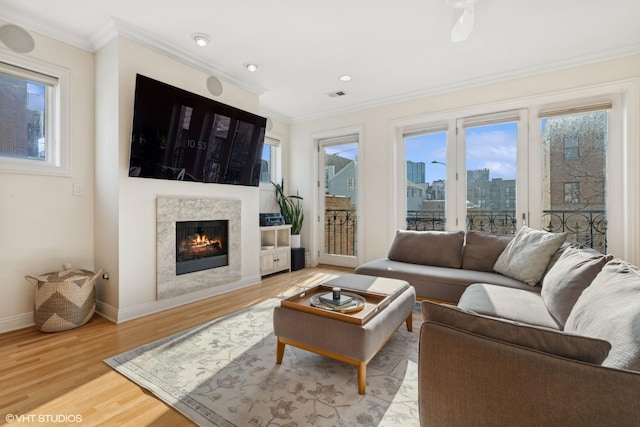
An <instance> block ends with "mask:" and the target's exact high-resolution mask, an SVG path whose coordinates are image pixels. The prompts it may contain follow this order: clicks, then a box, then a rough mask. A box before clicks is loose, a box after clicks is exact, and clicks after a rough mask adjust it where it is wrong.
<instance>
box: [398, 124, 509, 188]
mask: <svg viewBox="0 0 640 427" xmlns="http://www.w3.org/2000/svg"><path fill="white" fill-rule="evenodd" d="M446 136H447V134H446V132H438V133H432V134H427V135H418V136H413V137H410V138H407V139H406V140H405V146H406V148H405V149H406V159H407V160H411V161H413V162H424V163H425V169H426V173H425V175H426V176H425V180H426V181H427V182H429V183H430V182H433V181H435V180H438V179H445V177H446V166H445V165H443V164H438V163H436V164H434V163H432V161H434V160H435V161H437V162H441V163H445V164H446V163H448V162H447V155H446V154H447V153H446ZM516 136H517V125H516V123H515V122H514V123H505V124H497V125H486V126H477V127H469V128H466V130H465V139H466V145H467V155H466V158H467V160H466V170H474V169H485V168H486V169H489V171H490V176H489V178H490V179H494V178H502V179H515V178H516Z"/></svg>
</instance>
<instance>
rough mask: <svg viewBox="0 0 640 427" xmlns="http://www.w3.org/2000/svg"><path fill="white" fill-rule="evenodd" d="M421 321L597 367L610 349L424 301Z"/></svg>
mask: <svg viewBox="0 0 640 427" xmlns="http://www.w3.org/2000/svg"><path fill="white" fill-rule="evenodd" d="M522 292H525V291H522ZM422 317H423V319H424V320H425V321H431V322H435V323H440V324H443V325H448V326H451V327H453V328H456V329H459V330H463V331H467V332H471V333H474V334H476V335H480V336H483V337H487V338H491V339H494V340H498V341H503V342H507V343H510V344H514V345H518V346H521V347H526V348H530V349H533V350H538V351H542V352H545V353H549V354H554V355H556V356H560V357H566V358H568V359H573V360H580V361H582V362H587V363H595V364H598V365H599V364H601V363H602V361H603V360H605V359H606V357H607V354H608V353H609V349H610V348H611V345H610V344H609V343H608V342H607V341H604V340H599V339H595V338H588V337H583V336H579V335H573V334H568V333H565V332H561V331H554V330H551V329H547V328H542V327H537V326H531V325H526V324H523V323H518V322H513V321H511V320H505V319H496V318H493V317H489V316H483V315H480V314H476V313H471V312H467V311H464V310H461V309H459V308H457V307H454V306H449V305H444V304H437V303H433V302H430V301H426V300H425V301H422Z"/></svg>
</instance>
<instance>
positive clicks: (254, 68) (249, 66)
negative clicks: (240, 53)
mask: <svg viewBox="0 0 640 427" xmlns="http://www.w3.org/2000/svg"><path fill="white" fill-rule="evenodd" d="M242 66H243V67H244V68H246V69H247V70H249V71H251V72H252V73H255V72H256V71H258V68H260V66H259V65H258V64H254V63H252V62H245V63H244V64H242Z"/></svg>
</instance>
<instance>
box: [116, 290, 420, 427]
mask: <svg viewBox="0 0 640 427" xmlns="http://www.w3.org/2000/svg"><path fill="white" fill-rule="evenodd" d="M279 303H280V300H277V299H272V300H269V301H266V302H263V303H261V304H259V305H256V306H254V307H251V308H249V309H246V310H243V311H240V312H238V313H235V314H232V315H229V316H227V317H224V318H222V319H217V320H215V321H212V322H209V323H206V324H204V325H201V326H198V327H195V328H193V329H190V330H187V331H184V332H181V333H178V334H176V335H173V336H170V337H167V338H164V339H162V340H159V341H156V342H153V343H150V344H147V345H143V346H141V347H138V348H136V349H134V350H132V351H129V352H126V353H123V354H120V355H118V356H115V357H112V358H110V359H107V360H105V362H106V363H107V364H109V365H110V366H111V367H113V368H114V369H116V370H117V371H118V372H120V373H121V374H123V375H124V376H126V377H128V378H129V379H131V380H132V381H134V382H136V383H137V384H138V385H140V386H141V387H143V388H145V389H147V390H149V391H151V392H152V393H153V394H154V395H156V396H157V397H158V398H160V399H162V400H163V401H164V402H166V403H167V404H169V405H171V406H172V407H173V408H175V409H176V410H178V411H180V412H181V413H182V414H184V415H185V416H187V417H188V418H189V419H191V420H193V421H194V422H195V423H197V424H198V425H202V426H221V427H227V426H242V427H244V426H253V427H267V426H286V427H294V426H394V427H397V426H403V427H407V426H418V425H419V422H418V403H417V401H418V389H417V383H418V381H417V378H418V370H417V363H416V361H417V357H418V335H419V334H418V328H419V325H420V323H421V320H420V314H419V311H418V307H419V306H418V305H417V304H416V309H415V310H414V322H413V324H414V332H407V330H406V326H405V325H404V324H403V325H402V326H400V328H399V329H398V330H397V331H396V332H395V334H394V335H393V337H392V338H391V340H390V341H389V342H388V343H387V344H386V345H385V346H384V348H383V349H382V350H381V351H380V352H379V353H378V354H377V355H376V357H375V358H374V359H373V360H372V361H371V362H369V364H368V365H367V394H366V395H364V396H362V395H359V394H358V389H357V375H356V368H355V367H354V366H351V365H348V364H346V363H341V362H337V361H334V360H332V359H329V358H326V357H323V356H320V355H316V354H314V353H310V352H307V351H304V350H299V349H297V348H294V347H291V346H287V347H286V349H285V352H284V359H283V361H282V364H281V365H277V364H276V363H275V358H276V337H275V336H274V334H273V320H272V316H273V307H274V306H275V305H276V304H279Z"/></svg>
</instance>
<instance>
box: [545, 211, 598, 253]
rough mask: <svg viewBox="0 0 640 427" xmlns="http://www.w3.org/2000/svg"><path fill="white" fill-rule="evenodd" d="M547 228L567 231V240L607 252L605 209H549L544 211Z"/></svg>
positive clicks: (556, 231) (558, 231)
mask: <svg viewBox="0 0 640 427" xmlns="http://www.w3.org/2000/svg"><path fill="white" fill-rule="evenodd" d="M542 224H543V227H544V229H545V230H547V231H552V232H554V233H567V234H568V235H569V237H567V240H570V241H572V242H578V243H581V244H583V245H585V246H589V247H591V248H593V249H595V250H597V251H600V252H602V253H604V254H606V253H607V249H608V247H607V213H606V212H605V211H604V210H591V211H588V210H583V211H571V210H548V211H543V212H542Z"/></svg>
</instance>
